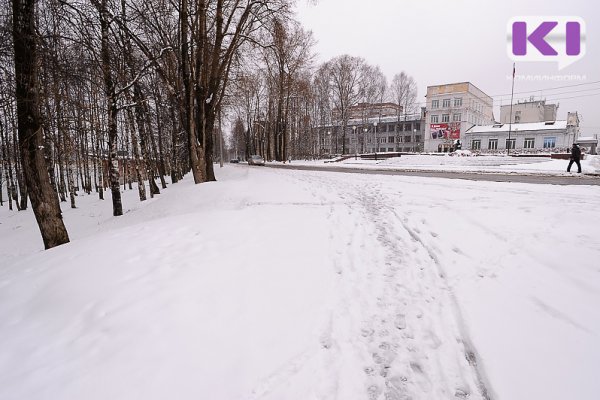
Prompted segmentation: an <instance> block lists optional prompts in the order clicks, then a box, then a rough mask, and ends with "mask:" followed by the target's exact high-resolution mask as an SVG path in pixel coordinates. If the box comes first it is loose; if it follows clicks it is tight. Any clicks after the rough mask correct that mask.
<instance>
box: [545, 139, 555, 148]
mask: <svg viewBox="0 0 600 400" xmlns="http://www.w3.org/2000/svg"><path fill="white" fill-rule="evenodd" d="M555 147H556V138H555V137H545V138H544V148H545V149H553V148H555Z"/></svg>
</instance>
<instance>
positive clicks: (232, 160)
mask: <svg viewBox="0 0 600 400" xmlns="http://www.w3.org/2000/svg"><path fill="white" fill-rule="evenodd" d="M229 162H230V163H232V164H238V163H239V162H240V160H239V159H238V158H232V159H231V160H229Z"/></svg>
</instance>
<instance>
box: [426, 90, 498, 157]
mask: <svg viewBox="0 0 600 400" xmlns="http://www.w3.org/2000/svg"><path fill="white" fill-rule="evenodd" d="M426 98H427V106H426V109H427V113H426V121H425V143H424V146H425V151H426V152H448V151H451V150H452V149H453V148H454V143H455V141H456V140H457V139H458V140H461V142H463V143H464V141H465V138H466V136H465V132H466V131H467V129H469V128H470V127H472V126H473V125H489V124H492V123H493V122H494V114H493V111H492V107H493V101H492V98H491V97H490V96H488V95H487V94H485V93H484V92H483V91H482V90H480V89H479V88H477V86H475V85H473V84H472V83H471V82H459V83H451V84H445V85H436V86H428V87H427V95H426ZM464 148H465V146H463V149H464Z"/></svg>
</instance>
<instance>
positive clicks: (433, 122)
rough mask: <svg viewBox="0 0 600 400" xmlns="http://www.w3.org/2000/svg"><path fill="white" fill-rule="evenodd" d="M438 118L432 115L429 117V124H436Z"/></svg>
mask: <svg viewBox="0 0 600 400" xmlns="http://www.w3.org/2000/svg"><path fill="white" fill-rule="evenodd" d="M438 117H439V115H432V116H431V123H432V124H437V123H438V122H439V120H438Z"/></svg>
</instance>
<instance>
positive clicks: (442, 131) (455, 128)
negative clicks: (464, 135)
mask: <svg viewBox="0 0 600 400" xmlns="http://www.w3.org/2000/svg"><path fill="white" fill-rule="evenodd" d="M429 128H430V131H431V138H432V139H460V122H450V123H447V124H430V125H429Z"/></svg>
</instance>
